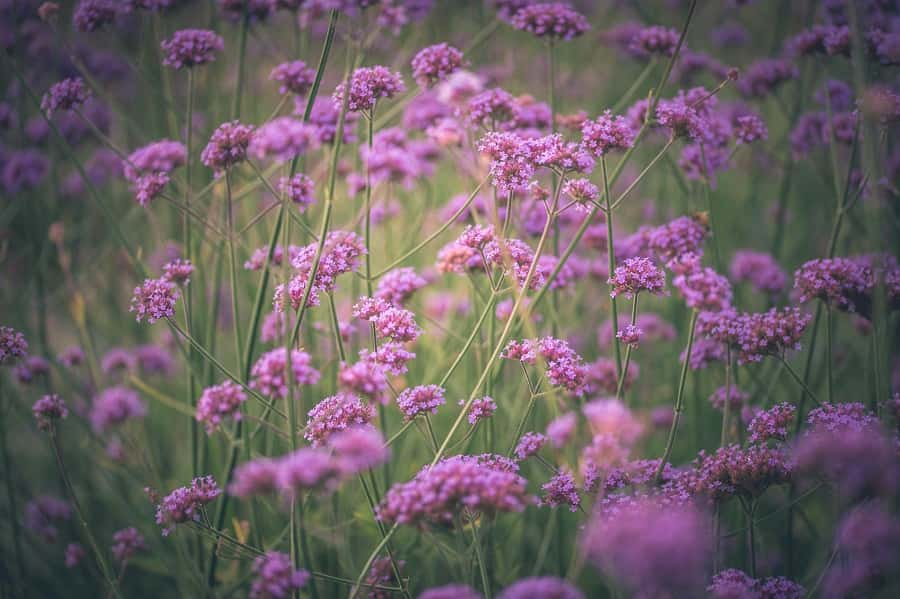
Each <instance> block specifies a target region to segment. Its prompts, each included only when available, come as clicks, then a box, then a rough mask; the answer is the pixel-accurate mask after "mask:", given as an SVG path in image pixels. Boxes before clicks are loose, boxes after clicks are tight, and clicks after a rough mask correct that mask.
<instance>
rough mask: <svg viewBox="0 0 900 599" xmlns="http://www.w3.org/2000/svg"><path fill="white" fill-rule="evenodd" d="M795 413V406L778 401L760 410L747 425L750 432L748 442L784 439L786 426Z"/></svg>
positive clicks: (790, 422) (786, 432)
mask: <svg viewBox="0 0 900 599" xmlns="http://www.w3.org/2000/svg"><path fill="white" fill-rule="evenodd" d="M796 414H797V408H795V407H794V406H793V405H792V404H789V403H780V404H777V405H775V406H773V407H771V408H769V409H768V410H766V411H764V412H760V413H759V414H757V415H756V416H755V417H754V418H753V420H752V421H751V422H750V425H749V426H748V427H747V430H748V431H749V432H750V442H751V443H765V442H766V441H768V440H775V441H784V440H786V439H787V435H788V427H789V426H790V425H791V424H793V422H794V417H795V415H796Z"/></svg>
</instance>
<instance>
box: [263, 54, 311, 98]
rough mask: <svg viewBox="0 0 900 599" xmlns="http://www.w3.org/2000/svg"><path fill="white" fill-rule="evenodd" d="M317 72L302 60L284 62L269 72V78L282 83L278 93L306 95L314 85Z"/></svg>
mask: <svg viewBox="0 0 900 599" xmlns="http://www.w3.org/2000/svg"><path fill="white" fill-rule="evenodd" d="M315 78H316V72H315V71H314V70H313V69H311V68H309V67H308V66H306V63H305V62H303V61H302V60H293V61H291V62H283V63H281V64H280V65H278V66H277V67H275V68H274V69H272V72H271V73H270V74H269V79H271V80H272V81H277V82H278V83H280V84H281V85H280V87H279V88H278V93H279V94H281V95H286V94H294V95H297V96H305V95H306V93H307V92H308V91H309V90H310V88H311V87H312V86H313V82H314V81H315Z"/></svg>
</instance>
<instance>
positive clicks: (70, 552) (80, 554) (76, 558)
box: [65, 543, 87, 568]
mask: <svg viewBox="0 0 900 599" xmlns="http://www.w3.org/2000/svg"><path fill="white" fill-rule="evenodd" d="M85 555H87V552H85V550H84V547H82V546H81V545H80V544H79V543H69V544H68V545H66V552H65V564H66V568H74V567H75V566H77V565H78V564H80V563H81V560H83V559H84V556H85Z"/></svg>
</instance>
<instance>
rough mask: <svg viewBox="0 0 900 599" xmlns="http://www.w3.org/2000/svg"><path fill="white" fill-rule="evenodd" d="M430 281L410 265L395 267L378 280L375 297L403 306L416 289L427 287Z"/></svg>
mask: <svg viewBox="0 0 900 599" xmlns="http://www.w3.org/2000/svg"><path fill="white" fill-rule="evenodd" d="M427 284H428V282H427V281H426V280H425V279H424V278H422V277H421V276H419V275H418V274H417V273H416V271H415V269H413V268H410V267H401V268H395V269H394V270H390V271H388V272H386V273H385V274H384V275H383V276H382V277H381V279H379V280H378V287H377V288H376V289H375V297H376V298H378V299H383V300H385V301H388V302H390V303H392V304H393V305H395V306H402V305H403V303H404V302H405V301H406V300H408V299H409V298H410V297H411V296H412V295H413V294H414V293H415V292H416V291H418V290H419V289H421V288H422V287H425V285H427Z"/></svg>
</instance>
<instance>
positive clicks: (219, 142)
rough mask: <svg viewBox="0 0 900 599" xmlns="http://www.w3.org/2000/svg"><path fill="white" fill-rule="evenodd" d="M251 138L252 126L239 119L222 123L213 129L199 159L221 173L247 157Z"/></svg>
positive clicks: (217, 172)
mask: <svg viewBox="0 0 900 599" xmlns="http://www.w3.org/2000/svg"><path fill="white" fill-rule="evenodd" d="M251 139H253V126H252V125H242V124H241V123H240V122H239V121H230V122H227V123H222V124H221V125H219V126H218V127H216V130H215V131H213V134H212V137H211V138H210V139H209V143H208V144H207V145H206V147H205V148H203V152H202V153H201V154H200V160H201V161H202V162H203V164H205V165H206V166H208V167H209V168H211V169H213V170H214V171H216V174H221V173H222V172H224V171H225V170H227V169H229V168H231V167H233V166H235V165H237V164H240V163H241V162H243V161H245V160H246V159H247V148H248V146H249V145H250V140H251Z"/></svg>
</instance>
